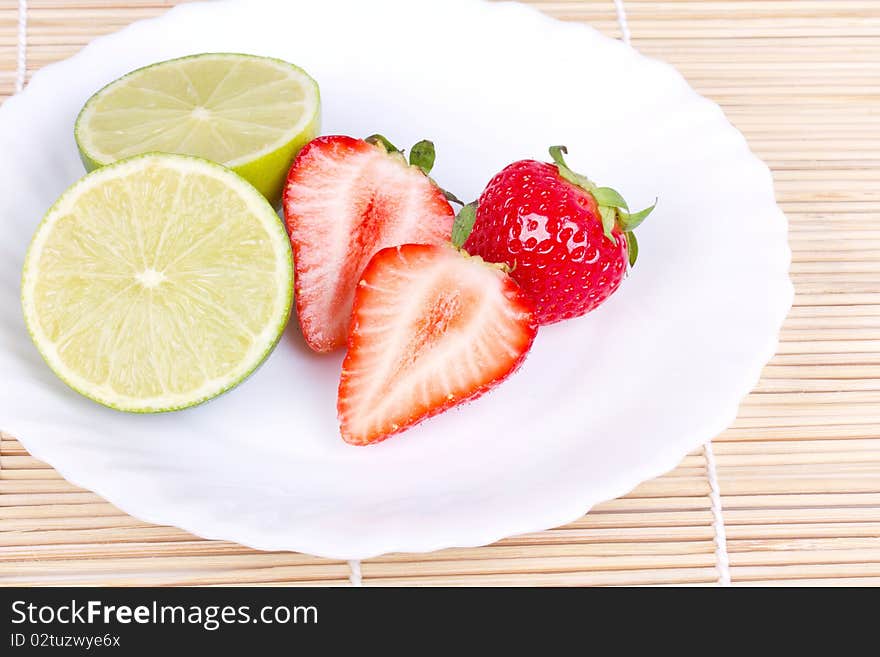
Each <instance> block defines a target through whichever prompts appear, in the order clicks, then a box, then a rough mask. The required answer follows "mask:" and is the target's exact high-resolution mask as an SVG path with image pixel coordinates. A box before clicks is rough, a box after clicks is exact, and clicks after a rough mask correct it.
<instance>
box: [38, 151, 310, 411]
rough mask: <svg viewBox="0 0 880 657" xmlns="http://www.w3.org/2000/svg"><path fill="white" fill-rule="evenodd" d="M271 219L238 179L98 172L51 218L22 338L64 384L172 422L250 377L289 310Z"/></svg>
mask: <svg viewBox="0 0 880 657" xmlns="http://www.w3.org/2000/svg"><path fill="white" fill-rule="evenodd" d="M292 276H293V274H292V261H291V253H290V243H289V240H288V238H287V234H286V232H285V230H284V227H283V225H282V224H281V221H280V220H279V219H278V215H277V214H276V213H275V211H274V210H273V209H272V207H271V206H270V205H269V204H268V203H267V202H266V199H265V198H263V197H262V196H261V195H260V194H259V193H258V192H257V190H256V189H254V188H253V187H252V186H251V185H250V184H248V183H247V182H246V181H245V180H243V179H242V178H241V177H239V176H238V175H237V174H235V173H233V172H232V171H229V170H228V169H225V168H223V167H221V166H218V165H217V164H214V163H212V162H208V161H206V160H202V159H198V158H193V157H184V156H180V155H166V154H149V155H142V156H137V157H134V158H131V159H128V160H124V161H122V162H119V163H117V164H114V165H110V166H107V167H104V168H102V169H99V170H97V171H94V172H92V173H90V174H89V175H87V176H86V177H84V178H82V179H81V180H80V181H79V182H77V183H75V184H74V185H73V186H72V187H71V188H70V189H69V190H68V191H67V192H65V193H64V194H63V195H62V196H61V198H60V199H59V200H58V201H57V202H56V204H55V205H54V206H53V207H52V208H51V209H50V210H49V212H48V213H47V214H46V217H45V218H44V219H43V221H42V223H41V224H40V226H39V228H38V229H37V232H36V234H35V236H34V238H33V241H32V242H31V246H30V249H29V250H28V254H27V257H26V259H25V267H24V274H23V280H22V305H23V309H24V315H25V320H26V322H27V326H28V330H29V331H30V333H31V337H32V338H33V340H34V343H35V344H36V346H37V348H38V349H39V351H40V353H41V354H42V355H43V357H44V359H45V360H46V362H47V363H48V364H49V366H50V367H51V368H52V369H53V370H54V371H55V373H56V374H58V376H59V377H60V378H61V379H62V380H64V381H65V382H66V383H67V384H68V385H70V386H71V387H72V388H74V389H75V390H77V391H78V392H80V393H82V394H83V395H85V396H87V397H90V398H92V399H94V400H96V401H98V402H100V403H102V404H104V405H106V406H110V407H113V408H116V409H120V410H126V411H135V412H158V411H167V410H176V409H179V408H185V407H187V406H192V405H194V404H198V403H200V402H203V401H206V400H207V399H210V398H212V397H214V396H216V395H218V394H220V393H221V392H224V391H225V390H228V389H229V388H231V387H233V386H235V385H236V384H237V383H239V382H240V381H241V380H243V379H244V378H245V377H246V376H247V375H248V374H250V373H251V372H252V371H253V370H254V369H255V368H256V367H257V365H259V363H260V362H261V361H262V360H263V359H264V358H265V357H266V356H267V355H268V353H269V352H270V351H271V349H272V347H273V346H274V345H275V343H276V342H277V341H278V338H279V336H280V335H281V332H282V331H283V329H284V326H285V324H286V322H287V318H288V316H289V313H290V307H291V301H292V283H293V281H292Z"/></svg>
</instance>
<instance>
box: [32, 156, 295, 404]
mask: <svg viewBox="0 0 880 657" xmlns="http://www.w3.org/2000/svg"><path fill="white" fill-rule="evenodd" d="M150 164H156V165H159V166H170V167H177V168H179V169H180V170H181V172H191V171H193V170H196V169H200V170H201V172H210V174H211V176H213V177H215V178H216V179H219V180H221V181H223V182H224V183H225V184H227V185H229V187H230V188H231V189H234V190H235V192H236V193H238V194H239V195H240V196H241V197H242V199H243V200H244V202H245V203H246V206H247V208H248V209H249V210H251V211H252V213H253V216H254V217H257V218H258V219H259V220H260V223H261V225H262V226H263V227H264V228H265V229H266V231H267V234H268V235H270V237H271V238H272V239H273V247H274V253H275V256H276V257H275V261H276V264H280V267H278V268H277V269H276V272H275V273H276V276H275V279H276V282H277V291H278V292H277V293H276V295H275V299H274V312H273V313H272V318H271V321H269V322H267V324H266V326H265V328H264V331H263V332H262V333H261V336H260V338H261V339H260V340H256V341H255V342H254V344H253V345H252V348H251V349H250V350H249V352H248V355H247V357H246V358H243V359H242V360H241V361H240V363H239V365H238V367H236V368H234V369H233V370H232V371H231V372H230V373H228V374H227V375H225V376H223V377H219V378H216V379H212V380H209V381H206V382H205V384H204V385H203V386H201V387H200V388H197V389H194V390H192V391H187V392H186V393H185V394H171V395H164V396H158V397H151V398H140V397H131V396H126V395H122V394H119V393H116V392H114V391H113V390H112V389H108V388H106V386H99V385H95V384H94V383H92V382H90V381H88V380H86V379H85V378H84V377H82V376H81V375H79V374H78V373H77V372H75V371H72V370H71V369H70V368H69V367H67V366H65V365H64V364H63V363H62V362H61V361H60V359H59V358H58V354H57V350H56V348H55V345H54V343H53V342H52V341H51V340H50V339H49V338H48V337H47V336H46V335H45V333H44V331H43V329H42V325H41V323H40V320H39V317H38V314H37V309H36V306H35V303H34V289H35V286H36V284H37V281H38V279H39V268H38V267H37V266H36V262H35V261H36V260H37V259H38V258H39V255H40V253H41V248H42V246H43V245H44V244H45V241H46V239H47V238H48V236H49V235H50V233H51V229H52V228H53V226H54V224H55V222H57V220H58V219H59V218H60V217H62V216H64V214H65V211H66V210H68V209H69V208H70V207H71V206H72V205H73V204H74V203H75V201H76V199H77V198H78V197H79V196H80V195H81V194H82V193H83V192H84V191H87V190H88V189H90V188H91V187H92V186H95V185H97V184H99V183H101V182H104V181H106V180H111V179H113V178H122V177H125V176H126V174H128V173H133V172H136V171H138V170H142V169H143V167H144V166H148V165H150ZM21 303H22V310H23V313H24V319H25V325H26V327H27V330H28V333H29V334H30V336H31V339H32V341H33V342H34V345H35V346H36V348H37V350H38V351H39V353H40V356H41V357H42V358H43V360H44V361H45V362H46V364H47V365H48V366H49V367H50V369H51V370H52V371H53V372H54V373H55V374H56V376H58V378H59V379H60V380H61V381H63V382H64V383H65V384H67V385H68V386H69V387H70V388H72V389H73V390H75V391H76V392H78V393H79V394H81V395H83V396H84V397H87V398H89V399H91V400H93V401H96V402H98V403H99V404H102V405H104V406H107V407H109V408H112V409H115V410H119V411H125V412H130V413H143V414H147V413H164V412H170V411H177V410H182V409H185V408H190V407H192V406H197V405H199V404H202V403H204V402H207V401H210V400H211V399H214V398H216V397H218V396H219V395H222V394H223V393H225V392H228V391H229V390H231V389H233V388H235V387H236V386H237V385H239V384H240V383H242V382H243V381H244V380H245V379H247V378H248V377H249V376H251V375H252V374H253V373H254V372H255V371H256V370H257V369H258V368H259V366H260V365H261V364H262V363H263V362H264V361H265V360H266V358H267V357H268V356H269V354H271V352H272V351H273V350H274V348H275V347H276V346H277V344H278V342H279V340H280V339H281V337H282V335H283V333H284V329H285V328H286V326H287V323H288V320H289V318H290V314H291V309H292V305H293V256H292V251H291V248H290V241H289V238H288V236H287V232H286V230H285V228H284V225H283V224H282V222H281V220H280V218H279V217H278V214H277V213H276V212H275V210H274V209H273V208H272V206H271V205H270V204H269V203H268V202H267V201H266V199H265V197H264V196H263V195H262V194H260V193H259V191H258V190H257V189H256V188H255V187H254V186H253V185H251V184H250V183H249V182H248V181H247V180H245V179H244V178H242V177H241V176H239V175H238V174H236V173H235V172H233V171H231V170H230V169H227V168H226V167H223V166H221V165H219V164H216V163H214V162H211V161H210V160H206V159H203V158H198V157H194V156H189V155H178V154H166V153H145V154H142V155H136V156H134V157H130V158H127V159H125V160H120V161H119V162H116V163H114V164H110V165H107V166H105V167H102V168H100V169H98V170H95V171H93V172H91V173H89V174H87V175H85V176H84V177H83V178H81V179H80V180H78V181H77V182H76V183H74V184H73V185H71V187H69V188H68V189H67V190H66V191H65V192H64V193H63V194H62V195H61V196H60V197H59V198H58V199H57V200H56V202H55V203H54V204H53V205H52V207H51V208H50V209H49V210H48V211H47V212H46V214H45V215H44V217H43V219H42V220H41V222H40V223H39V225H38V227H37V230H36V232H35V234H34V237H33V238H32V240H31V243H30V245H29V247H28V250H27V253H26V255H25V261H24V267H23V270H22V284H21Z"/></svg>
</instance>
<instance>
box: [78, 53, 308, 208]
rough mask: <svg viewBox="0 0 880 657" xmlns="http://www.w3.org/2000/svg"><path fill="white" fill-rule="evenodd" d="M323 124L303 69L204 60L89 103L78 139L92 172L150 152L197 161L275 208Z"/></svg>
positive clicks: (218, 57) (133, 79) (268, 62)
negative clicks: (223, 171) (294, 165)
mask: <svg viewBox="0 0 880 657" xmlns="http://www.w3.org/2000/svg"><path fill="white" fill-rule="evenodd" d="M319 122H320V96H319V93H318V85H317V83H316V82H315V81H314V80H313V79H312V78H311V77H309V76H308V74H307V73H306V72H305V71H303V70H302V69H300V68H298V67H296V66H294V65H293V64H288V63H287V62H284V61H281V60H279V59H270V58H268V57H256V56H254V55H236V54H204V55H193V56H191V57H183V58H181V59H172V60H170V61H167V62H160V63H158V64H153V65H152V66H147V67H146V68H141V69H138V70H136V71H133V72H132V73H129V74H128V75H125V76H123V77H121V78H119V79H118V80H116V81H115V82H111V83H110V84H109V85H107V86H106V87H104V88H103V89H101V90H100V91H99V92H98V93H96V94H95V95H94V96H92V97H91V98H90V99H89V100H88V102H86V104H85V106H84V107H83V109H82V111H81V112H80V114H79V117H78V118H77V120H76V127H75V129H74V135H75V137H76V142H77V145H78V146H79V151H80V155H81V157H82V160H83V163H84V164H85V165H86V169H88V170H89V171H91V170H93V169H96V168H98V167H101V166H105V165H107V164H111V163H113V162H116V161H118V160H122V159H125V158H127V157H131V156H133V155H140V154H142V153H147V152H163V153H180V154H182V155H194V156H196V157H203V158H205V159H208V160H213V161H214V162H217V163H219V164H222V165H224V166H227V167H229V168H230V169H233V170H234V171H235V172H236V173H238V174H240V175H241V176H243V177H244V178H245V179H247V180H248V181H250V182H251V183H252V184H253V185H254V187H256V188H257V189H258V190H260V192H262V194H263V195H264V196H266V197H267V198H268V199H269V200H270V201H272V202H273V203H274V202H276V201H277V200H278V199H279V197H280V195H281V188H282V185H283V183H284V178H285V174H286V173H287V169H288V168H289V167H290V163H291V161H292V160H293V158H294V157H295V156H296V154H297V153H298V152H299V149H301V148H302V147H303V146H304V145H305V144H306V143H308V142H309V141H311V140H312V139H313V138H314V137H315V136H316V135H317V134H318V129H319Z"/></svg>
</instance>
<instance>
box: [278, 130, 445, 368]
mask: <svg viewBox="0 0 880 657" xmlns="http://www.w3.org/2000/svg"><path fill="white" fill-rule="evenodd" d="M433 161H434V149H433V145H432V144H431V142H427V141H423V142H419V143H418V144H416V146H414V147H413V150H412V153H411V155H410V163H407V161H406V160H405V159H404V157H403V155H402V154H401V153H400V152H398V151H397V150H396V149H394V147H393V146H391V145H390V144H389V143H388V141H387V140H385V139H384V138H383V137H380V136H378V135H376V136H374V137H372V138H370V141H369V142H368V141H365V140H362V139H354V138H353V137H342V136H332V137H318V138H317V139H315V140H314V141H312V142H310V143H309V144H307V145H306V147H305V148H303V149H302V151H300V153H299V155H298V156H297V158H296V160H294V162H293V165H292V167H291V169H290V173H289V174H288V177H287V185H286V187H285V190H284V215H285V218H286V221H287V229H288V232H289V233H290V241H291V244H292V245H293V256H294V274H295V286H296V309H297V314H298V315H299V321H300V325H301V326H302V330H303V335H304V336H305V339H306V341H307V342H308V344H309V346H310V347H311V348H312V349H314V350H315V351H331V350H333V349H335V348H337V347H341V346H342V345H343V344H345V336H346V332H347V330H348V320H349V317H350V316H351V304H352V300H353V298H354V288H355V285H356V284H357V281H358V279H359V277H360V275H361V272H362V271H363V269H364V267H365V266H366V264H367V263H368V262H369V261H370V258H371V257H372V256H373V254H374V253H376V251H378V250H379V249H381V248H384V247H386V246H393V245H396V244H404V243H408V242H416V243H423V244H443V243H447V242H448V241H449V235H450V231H451V229H452V222H453V217H454V212H453V210H452V207H451V206H450V205H449V202H448V201H447V200H446V197H445V193H444V192H443V190H441V189H440V188H439V187H437V185H435V184H434V182H433V181H432V180H431V179H430V178H429V177H428V176H427V173H428V172H429V171H430V168H431V165H432V164H433Z"/></svg>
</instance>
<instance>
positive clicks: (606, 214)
mask: <svg viewBox="0 0 880 657" xmlns="http://www.w3.org/2000/svg"><path fill="white" fill-rule="evenodd" d="M599 214H600V215H601V216H602V230H604V231H605V237H607V238H608V239H609V240H611V243H612V244H617V240H616V239H615V238H614V234H613V233H612V232H611V231H612V230H614V226H615V222H616V220H617V210H616V209H615V208H609V207H608V206H607V205H600V206H599Z"/></svg>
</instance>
